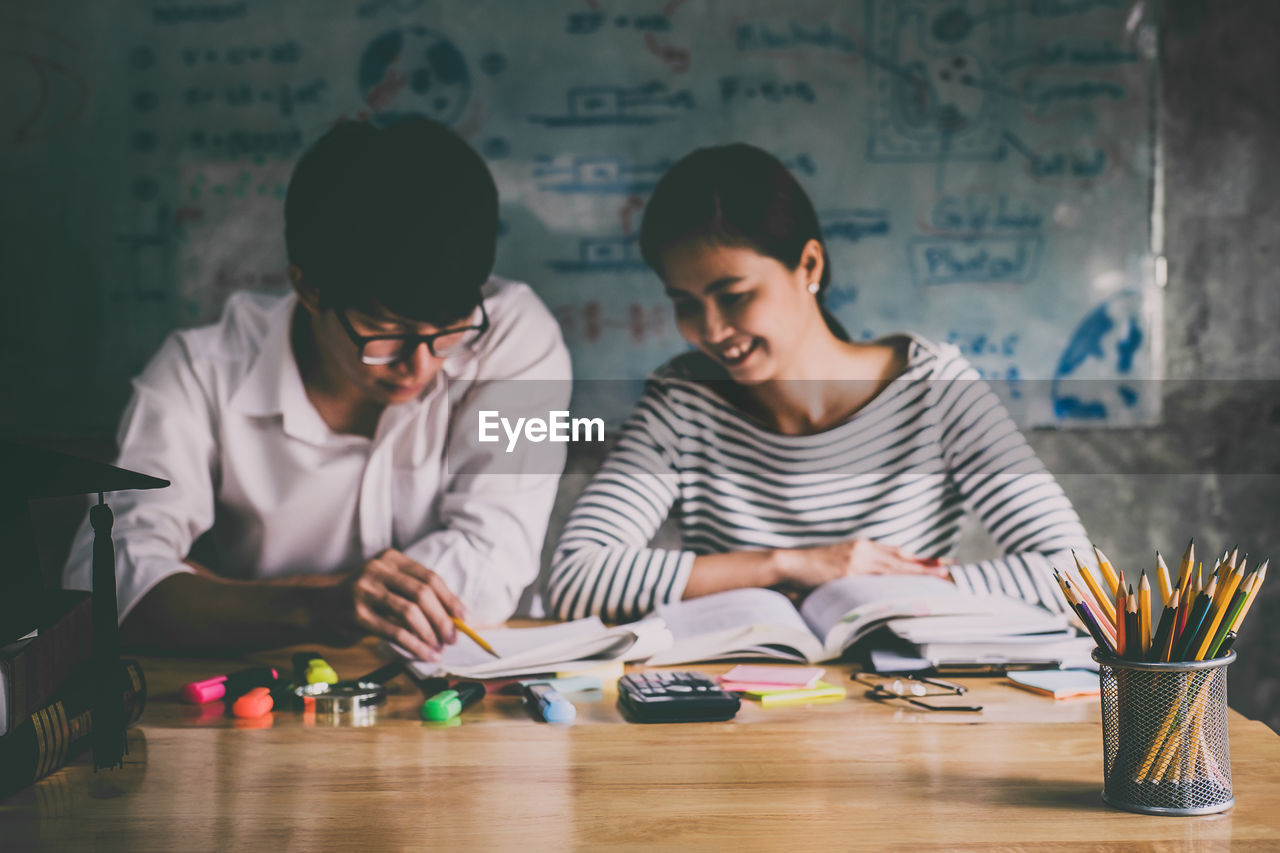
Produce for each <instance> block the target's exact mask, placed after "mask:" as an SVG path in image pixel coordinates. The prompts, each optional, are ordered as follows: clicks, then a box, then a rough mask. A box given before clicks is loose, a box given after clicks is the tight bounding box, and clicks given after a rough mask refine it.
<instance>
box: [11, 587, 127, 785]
mask: <svg viewBox="0 0 1280 853" xmlns="http://www.w3.org/2000/svg"><path fill="white" fill-rule="evenodd" d="M39 609H40V613H39V615H38V618H37V619H36V628H35V630H33V631H30V632H28V633H26V634H24V635H22V636H20V637H16V638H15V637H0V641H3V642H4V645H2V646H0V797H7V796H8V795H10V794H12V793H14V792H15V791H19V790H21V789H22V788H25V787H26V786H27V785H30V784H31V783H32V782H35V781H36V780H38V779H40V778H42V777H44V776H46V775H48V774H49V773H52V772H53V771H54V770H56V769H58V768H59V767H61V766H62V765H63V764H65V763H66V761H67V760H68V759H70V758H72V757H74V756H75V755H78V754H79V753H80V752H82V751H84V750H85V749H87V748H88V747H89V745H90V737H91V735H92V733H93V715H92V705H93V670H92V667H93V661H92V652H93V613H92V597H91V596H90V594H89V593H87V592H76V591H71V590H59V591H53V592H47V593H45V594H44V595H43V596H42V606H41V607H40V608H39ZM120 693H121V698H122V701H123V703H124V704H123V710H124V718H125V720H127V721H130V722H132V721H134V720H136V719H137V718H138V716H140V715H141V713H142V706H143V704H144V702H145V699H146V683H145V681H144V680H143V676H142V670H141V668H139V667H138V665H137V663H136V662H133V661H128V662H124V663H122V664H120Z"/></svg>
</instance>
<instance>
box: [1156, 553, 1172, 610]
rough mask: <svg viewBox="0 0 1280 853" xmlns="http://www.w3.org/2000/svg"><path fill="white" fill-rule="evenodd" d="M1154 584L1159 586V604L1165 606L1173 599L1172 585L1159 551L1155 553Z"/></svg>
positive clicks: (1167, 567) (1166, 566) (1167, 569)
mask: <svg viewBox="0 0 1280 853" xmlns="http://www.w3.org/2000/svg"><path fill="white" fill-rule="evenodd" d="M1156 582H1157V583H1158V584H1160V603H1161V604H1162V605H1165V606H1167V605H1168V604H1169V599H1170V598H1172V597H1173V584H1172V583H1171V582H1170V580H1169V566H1168V565H1166V564H1165V561H1164V557H1161V556H1160V552H1159V551H1156Z"/></svg>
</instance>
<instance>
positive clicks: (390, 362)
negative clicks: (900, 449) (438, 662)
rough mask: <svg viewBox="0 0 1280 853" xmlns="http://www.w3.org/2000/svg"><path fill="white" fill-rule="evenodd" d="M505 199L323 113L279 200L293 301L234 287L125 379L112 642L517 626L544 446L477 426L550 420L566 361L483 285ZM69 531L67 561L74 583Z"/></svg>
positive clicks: (560, 396) (84, 578)
mask: <svg viewBox="0 0 1280 853" xmlns="http://www.w3.org/2000/svg"><path fill="white" fill-rule="evenodd" d="M497 232H498V200H497V190H496V187H495V185H494V183H493V179H492V177H491V176H490V174H489V171H488V169H487V168H486V167H485V164H484V162H483V161H482V160H481V159H480V158H479V157H478V156H477V155H476V154H475V152H473V151H472V150H471V149H470V148H469V147H468V146H467V144H466V143H465V142H463V141H462V139H460V138H459V137H458V136H457V135H455V134H454V133H453V132H452V131H450V130H449V129H447V128H445V127H443V126H442V125H439V124H436V123H434V122H430V121H427V120H426V119H409V120H405V121H402V122H400V123H398V124H396V125H394V126H393V127H390V128H387V129H382V130H378V129H375V128H374V127H372V126H370V125H367V124H362V123H355V122H346V123H342V124H339V125H338V126H336V127H335V128H333V129H332V130H331V131H330V132H329V133H327V134H326V135H325V136H324V137H323V138H322V139H320V140H319V141H318V142H317V143H316V144H315V145H314V146H313V147H312V148H311V149H310V150H309V151H308V152H307V153H306V154H304V155H303V157H302V159H301V160H300V161H299V163H298V165H297V168H296V169H295V170H294V173H293V177H292V179H291V180H290V184H289V190H288V195H287V198H286V201H285V242H286V246H287V249H288V254H289V260H290V266H289V275H290V279H291V281H292V282H293V289H294V292H293V293H292V294H290V295H289V296H288V297H283V298H281V297H266V296H263V295H260V294H249V293H242V294H235V295H233V296H232V298H231V299H230V300H229V301H228V304H227V308H226V311H225V313H224V315H223V317H222V319H221V321H220V322H218V323H217V324H215V325H212V326H208V327H204V328H198V329H191V330H186V331H180V332H177V333H175V334H173V335H172V336H170V338H169V340H168V341H166V343H165V345H164V346H163V347H162V349H161V350H160V352H159V353H158V354H157V355H156V356H155V357H154V358H153V359H152V361H151V363H150V364H149V365H148V366H147V368H146V370H145V371H144V372H143V374H142V375H141V376H140V377H139V378H138V379H137V380H135V383H134V386H135V387H134V395H133V398H132V400H131V402H130V404H129V406H128V408H127V410H126V412H125V415H124V418H123V421H122V423H121V427H120V432H119V441H120V457H119V464H121V465H123V466H124V467H127V468H132V469H135V470H139V471H146V472H147V473H150V474H154V475H156V476H160V477H165V478H167V479H169V480H171V481H172V483H173V485H172V486H171V487H170V488H169V489H166V490H163V491H158V492H154V493H153V492H130V493H121V495H120V496H117V498H116V500H115V501H114V502H113V508H114V510H115V513H116V522H115V531H114V538H115V540H116V554H117V558H116V574H117V583H118V587H119V603H120V614H121V617H122V620H123V623H122V639H124V640H125V641H127V642H132V643H133V644H135V645H142V646H146V647H160V648H168V649H173V650H179V649H181V650H187V651H201V650H214V649H220V650H224V649H243V648H252V647H267V646H276V645H284V644H290V643H304V642H317V643H329V644H340V643H344V642H351V641H354V640H355V639H357V638H358V637H360V636H363V635H365V634H368V633H372V634H376V635H378V636H381V637H384V638H386V639H389V640H392V641H394V642H396V643H398V644H399V645H401V646H402V647H403V648H404V649H405V650H407V651H408V652H410V653H411V654H413V655H415V656H416V657H419V658H423V659H435V658H436V657H438V655H439V653H440V651H441V649H442V648H443V646H444V645H446V644H448V643H451V642H454V641H455V640H456V639H457V634H456V633H455V626H454V623H453V621H452V620H453V618H455V617H456V618H464V619H465V618H469V619H472V620H474V621H476V622H479V623H484V624H489V623H494V622H500V621H502V620H504V619H505V618H507V617H508V616H510V614H511V612H512V611H513V609H514V608H515V606H516V603H517V600H518V598H519V595H520V593H521V590H522V589H523V588H524V587H525V586H526V585H527V584H529V583H530V582H531V581H533V580H534V578H535V577H536V575H537V570H538V560H539V554H540V550H541V546H542V539H543V535H544V533H545V531H546V524H547V519H548V516H549V513H550V510H551V505H552V501H553V499H554V496H555V491H556V484H557V481H558V479H559V474H560V470H561V468H562V466H563V462H564V456H563V445H562V444H561V445H550V444H548V445H540V446H539V448H538V452H537V453H536V454H526V455H525V456H523V457H519V458H518V459H515V458H512V457H510V456H508V455H506V454H504V453H503V452H502V450H501V449H500V448H499V449H496V450H495V449H494V448H495V446H494V445H492V444H479V443H478V437H477V421H478V413H479V411H481V410H485V409H488V410H498V411H502V412H503V414H506V413H507V412H511V413H512V414H513V415H516V416H518V415H521V414H525V413H534V412H537V413H540V414H542V415H543V416H545V415H546V413H547V412H549V411H554V410H561V409H566V408H567V407H568V401H569V391H570V381H569V380H570V368H569V358H568V354H567V352H566V350H565V347H564V343H563V341H562V340H561V337H560V333H559V329H558V327H557V325H556V322H555V320H554V318H553V317H552V316H551V314H550V312H548V311H547V309H546V307H545V306H544V305H543V304H542V303H541V302H540V301H539V300H538V298H537V296H535V295H534V293H533V291H532V290H530V289H529V288H528V287H527V286H526V285H524V284H519V283H515V282H508V281H504V280H502V279H498V278H496V277H492V276H491V274H490V273H491V270H492V267H493V262H494V256H495V252H496V244H497ZM90 550H91V536H90V532H89V530H88V528H87V525H85V526H84V527H83V528H82V530H81V531H80V535H79V536H78V537H77V541H76V544H75V547H74V548H73V551H72V555H71V558H70V561H69V563H68V566H67V571H66V581H67V585H68V586H72V587H80V588H87V587H88V585H89V564H90Z"/></svg>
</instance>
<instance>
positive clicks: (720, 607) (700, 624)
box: [647, 575, 1067, 666]
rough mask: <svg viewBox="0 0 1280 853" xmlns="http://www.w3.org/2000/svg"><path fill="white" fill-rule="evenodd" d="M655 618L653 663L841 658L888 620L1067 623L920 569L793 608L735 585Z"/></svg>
mask: <svg viewBox="0 0 1280 853" xmlns="http://www.w3.org/2000/svg"><path fill="white" fill-rule="evenodd" d="M657 617H658V618H659V619H661V620H662V622H663V624H664V625H665V626H666V627H667V629H668V630H670V632H671V635H672V643H671V645H670V646H669V647H668V648H666V649H665V650H663V651H660V652H657V653H655V654H654V655H653V656H651V657H650V658H649V659H648V661H647V663H648V664H649V665H651V666H668V665H671V664H681V663H689V662H691V661H709V660H724V659H731V658H768V659H776V660H784V661H800V662H804V663H818V662H819V661H825V660H831V659H834V658H838V657H839V656H840V655H841V654H842V653H843V652H844V650H845V649H847V648H849V646H851V645H853V644H854V643H856V642H857V641H858V640H860V639H862V638H863V637H865V636H866V635H867V634H869V633H871V632H872V631H874V630H875V629H876V628H879V627H880V626H881V625H884V624H885V623H886V622H888V621H889V620H894V621H895V623H897V624H902V623H904V622H910V621H911V618H920V619H926V618H928V619H940V618H942V617H945V618H946V619H947V622H948V628H949V630H951V631H954V632H955V633H956V635H957V636H966V635H968V636H976V634H977V632H979V631H984V630H985V631H986V632H988V633H990V632H992V631H996V630H1000V631H1006V633H1028V632H1041V631H1054V630H1061V629H1063V628H1065V627H1066V624H1067V623H1066V617H1065V616H1061V615H1056V614H1053V613H1050V612H1049V611H1047V610H1044V609H1042V608H1040V607H1036V606H1035V605H1032V604H1028V603H1027V602H1025V601H1021V600H1018V599H1014V598H1009V597H1007V596H1003V595H975V594H972V593H967V592H964V591H963V590H961V589H959V588H958V587H956V586H955V584H952V583H948V582H947V581H944V580H942V579H940V578H935V577H928V576H922V575H864V576H859V577H848V578H841V579H839V580H835V581H831V582H830V583H827V584H823V585H822V586H820V587H818V588H817V589H815V590H814V591H813V592H812V593H810V594H809V596H808V597H807V598H805V600H804V603H803V604H802V605H801V607H800V609H799V610H798V611H797V610H796V608H795V607H794V606H793V605H792V604H791V601H790V600H789V599H788V598H787V597H786V596H785V595H783V594H781V593H779V592H774V591H773V590H768V589H736V590H730V591H728V592H721V593H716V594H715V595H708V596H704V597H701V598H692V599H688V600H686V601H680V602H676V603H673V604H667V605H662V606H660V607H659V608H658V611H657ZM908 617H911V618H908ZM1001 626H1007V629H1006V628H1004V627H1001Z"/></svg>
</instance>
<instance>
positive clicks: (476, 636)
mask: <svg viewBox="0 0 1280 853" xmlns="http://www.w3.org/2000/svg"><path fill="white" fill-rule="evenodd" d="M452 619H453V624H454V625H457V626H458V630H459V631H461V632H462V633H464V634H466V635H467V636H468V637H470V638H471V639H473V640H475V643H476V645H477V646H479V647H480V648H482V649H484V650H485V651H486V652H488V653H489V654H491V655H493V656H494V657H495V658H501V657H502V655H500V654H498V653H497V652H495V651H494V650H493V646H491V645H489V644H488V643H486V642H485V641H484V637H481V636H480V635H479V634H477V633H476V632H475V631H473V630H471V628H470V627H468V625H467V623H466V622H463V621H462V620H461V619H459V618H458V617H457V616H454V617H452Z"/></svg>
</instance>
